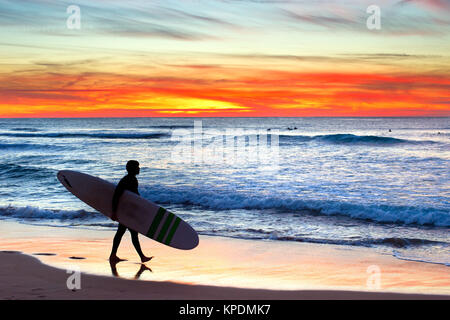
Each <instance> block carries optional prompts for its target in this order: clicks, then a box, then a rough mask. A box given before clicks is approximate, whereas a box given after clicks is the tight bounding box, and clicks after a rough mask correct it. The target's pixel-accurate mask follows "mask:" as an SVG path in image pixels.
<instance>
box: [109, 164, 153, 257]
mask: <svg viewBox="0 0 450 320" xmlns="http://www.w3.org/2000/svg"><path fill="white" fill-rule="evenodd" d="M126 168H127V171H128V174H127V175H126V176H125V177H123V178H122V180H120V182H119V184H118V185H117V187H116V190H114V195H113V199H112V208H113V215H112V216H111V219H113V220H114V221H117V207H118V205H119V199H120V196H121V195H122V194H123V193H124V191H125V190H128V191H131V192H134V193H136V194H138V195H139V192H138V180H137V178H136V176H137V175H138V174H139V172H140V168H139V162H137V161H136V160H130V161H128V162H127V167H126ZM127 229H128V231H130V234H131V240H132V242H133V245H134V248H135V249H136V251H137V253H138V254H139V257H140V258H141V261H142V262H147V261H149V260H150V259H151V258H149V257H146V256H145V255H144V254H143V253H142V250H141V245H140V243H139V238H138V233H137V232H136V231H134V230H131V229H129V228H127V227H125V226H124V225H123V224H121V223H119V228H118V229H117V232H116V235H115V236H114V240H113V247H112V250H111V255H110V256H109V260H110V261H111V262H116V263H117V262H119V261H122V260H123V259H120V258H119V257H118V256H117V249H118V248H119V245H120V241H121V240H122V236H123V235H124V233H125V231H127Z"/></svg>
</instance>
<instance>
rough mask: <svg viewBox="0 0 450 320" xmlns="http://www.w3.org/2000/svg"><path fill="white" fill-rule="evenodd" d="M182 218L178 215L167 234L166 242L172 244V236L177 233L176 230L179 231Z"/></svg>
mask: <svg viewBox="0 0 450 320" xmlns="http://www.w3.org/2000/svg"><path fill="white" fill-rule="evenodd" d="M180 222H181V219H180V218H178V217H176V219H175V222H174V223H173V226H172V228H170V232H169V234H168V235H167V238H166V241H164V243H165V244H167V245H170V241H172V238H173V236H174V234H175V231H177V228H178V225H179V224H180Z"/></svg>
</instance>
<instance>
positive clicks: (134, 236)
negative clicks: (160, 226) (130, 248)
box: [128, 229, 153, 262]
mask: <svg viewBox="0 0 450 320" xmlns="http://www.w3.org/2000/svg"><path fill="white" fill-rule="evenodd" d="M128 230H129V231H130V233H131V241H132V242H133V245H134V248H135V249H136V251H137V253H138V254H139V257H140V258H141V261H142V262H147V261H149V260H151V259H152V258H153V257H150V258H149V257H146V256H145V255H144V253H143V252H142V249H141V244H140V243H139V237H138V233H137V232H136V231H134V230H131V229H128Z"/></svg>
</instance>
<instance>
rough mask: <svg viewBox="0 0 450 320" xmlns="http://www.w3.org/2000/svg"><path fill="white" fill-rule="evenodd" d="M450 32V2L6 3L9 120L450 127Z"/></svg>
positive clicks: (2, 26)
mask: <svg viewBox="0 0 450 320" xmlns="http://www.w3.org/2000/svg"><path fill="white" fill-rule="evenodd" d="M373 4H375V5H378V6H379V7H380V9H381V29H380V30H369V29H368V28H367V26H366V20H367V18H368V17H369V16H370V15H371V14H370V13H367V12H366V9H367V7H368V6H369V5H373ZM69 5H77V6H78V7H79V8H80V10H81V20H80V21H81V28H80V29H69V28H67V25H66V22H67V19H68V17H69V16H70V14H69V13H67V11H66V10H67V7H68V6H69ZM449 31H450V0H370V1H367V0H346V1H342V0H307V1H306V0H305V1H303V0H299V1H276V0H253V1H251V0H229V1H219V0H204V1H194V0H178V1H172V0H164V1H144V0H139V1H137V0H135V1H106V0H102V1H100V0H88V1H84V0H83V1H79V0H73V1H31V0H25V1H24V0H21V1H17V0H11V1H5V0H0V36H1V37H0V117H121V116H131V117H134V116H139V117H140V116H158V117H161V116H239V117H242V116H245V117H250V116H450V59H449V57H450V32H449Z"/></svg>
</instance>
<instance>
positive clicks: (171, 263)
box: [0, 221, 450, 299]
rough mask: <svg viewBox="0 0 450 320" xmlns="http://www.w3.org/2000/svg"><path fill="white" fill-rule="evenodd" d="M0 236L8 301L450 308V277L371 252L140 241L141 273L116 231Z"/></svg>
mask: <svg viewBox="0 0 450 320" xmlns="http://www.w3.org/2000/svg"><path fill="white" fill-rule="evenodd" d="M0 234H1V236H0V250H2V252H0V280H1V281H0V282H1V283H2V286H1V288H0V299H429V298H431V299H436V298H439V299H450V279H449V277H448V270H449V267H447V266H443V265H433V264H427V263H420V262H412V261H402V260H398V259H396V258H394V257H392V256H390V255H387V254H381V253H379V252H376V251H374V250H372V249H370V248H353V247H343V246H331V245H314V244H306V243H288V242H280V241H253V240H239V239H229V238H222V237H207V236H201V237H200V245H199V247H197V248H196V249H194V250H190V251H181V250H176V249H172V248H169V247H167V246H164V245H161V244H158V243H156V242H155V241H152V240H150V239H145V238H144V237H141V243H142V247H143V250H144V252H146V253H147V254H149V255H152V256H154V258H153V259H152V260H151V261H150V262H148V263H146V264H145V265H141V264H140V262H139V260H138V257H137V254H136V253H135V252H134V250H133V247H132V245H131V243H130V242H131V241H130V239H129V235H126V236H125V237H124V239H123V243H122V245H121V247H120V249H119V256H120V257H121V258H126V259H128V261H124V262H120V263H118V264H117V265H113V266H112V265H110V264H109V262H108V260H107V258H108V255H109V250H110V249H111V239H112V237H113V235H114V232H113V231H95V230H82V229H73V228H55V227H44V226H30V225H23V224H18V223H15V222H10V221H2V222H1V224H0ZM18 251H20V252H22V253H24V254H21V253H19V252H18ZM41 262H43V263H41ZM374 266H375V269H374ZM377 268H378V269H377ZM74 269H75V270H80V271H81V272H82V274H81V278H80V283H81V289H80V290H75V291H72V290H69V289H68V288H67V284H66V282H67V279H68V278H69V277H70V276H71V275H72V273H68V272H67V270H74ZM371 270H372V271H373V270H379V271H380V274H379V275H378V276H379V277H378V279H379V282H378V286H374V284H376V283H377V282H373V281H370V279H373V277H371V276H373V274H372V273H370V271H371ZM137 279H138V280H137Z"/></svg>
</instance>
